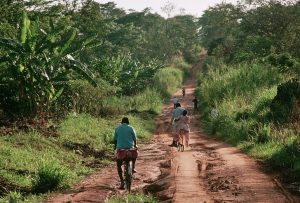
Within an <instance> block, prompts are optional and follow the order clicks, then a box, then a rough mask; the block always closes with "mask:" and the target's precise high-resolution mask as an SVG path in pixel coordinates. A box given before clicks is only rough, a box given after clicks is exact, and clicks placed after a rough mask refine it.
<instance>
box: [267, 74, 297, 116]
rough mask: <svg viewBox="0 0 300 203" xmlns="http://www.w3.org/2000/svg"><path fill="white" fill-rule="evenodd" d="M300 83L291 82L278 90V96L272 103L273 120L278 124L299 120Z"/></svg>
mask: <svg viewBox="0 0 300 203" xmlns="http://www.w3.org/2000/svg"><path fill="white" fill-rule="evenodd" d="M299 107H300V82H299V81H298V80H295V79H294V80H289V81H287V82H285V83H283V84H281V85H279V86H278V88H277V95H276V96H275V98H274V99H273V101H272V103H271V106H270V108H271V112H272V114H273V118H274V120H275V121H278V122H287V121H290V120H291V118H294V119H296V120H299V119H300V118H299V116H300V112H298V111H299Z"/></svg>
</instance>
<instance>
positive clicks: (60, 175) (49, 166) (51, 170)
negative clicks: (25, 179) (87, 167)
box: [33, 160, 73, 193]
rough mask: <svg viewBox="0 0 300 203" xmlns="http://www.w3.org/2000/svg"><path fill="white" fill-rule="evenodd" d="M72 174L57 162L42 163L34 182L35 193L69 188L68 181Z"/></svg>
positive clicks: (46, 161)
mask: <svg viewBox="0 0 300 203" xmlns="http://www.w3.org/2000/svg"><path fill="white" fill-rule="evenodd" d="M72 175H73V174H72V172H71V171H70V170H69V169H68V168H66V167H64V166H62V165H61V164H60V163H58V162H56V161H48V160H45V161H42V162H41V163H40V164H39V166H38V169H37V171H36V176H35V179H34V181H33V191H34V192H36V193H45V192H48V191H53V190H56V189H58V188H60V187H62V188H65V187H66V186H68V183H67V180H68V178H69V177H70V176H72Z"/></svg>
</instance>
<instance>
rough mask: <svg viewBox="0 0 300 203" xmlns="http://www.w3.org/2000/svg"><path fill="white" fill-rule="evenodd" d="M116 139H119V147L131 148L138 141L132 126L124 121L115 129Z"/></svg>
mask: <svg viewBox="0 0 300 203" xmlns="http://www.w3.org/2000/svg"><path fill="white" fill-rule="evenodd" d="M114 140H115V141H117V149H131V148H133V147H134V141H136V133H135V130H134V128H133V127H132V126H130V125H128V124H126V123H123V124H121V125H120V126H118V127H117V128H116V130H115V135H114Z"/></svg>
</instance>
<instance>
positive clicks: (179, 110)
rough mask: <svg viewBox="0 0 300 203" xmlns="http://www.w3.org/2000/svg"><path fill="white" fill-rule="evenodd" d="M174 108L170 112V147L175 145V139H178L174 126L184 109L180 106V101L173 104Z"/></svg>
mask: <svg viewBox="0 0 300 203" xmlns="http://www.w3.org/2000/svg"><path fill="white" fill-rule="evenodd" d="M175 107H176V108H175V109H174V111H173V114H172V118H171V124H172V127H173V142H172V144H170V145H169V146H170V147H177V141H178V134H177V132H176V127H177V122H178V121H179V118H180V116H181V115H182V113H183V111H184V110H185V109H184V108H182V107H181V105H180V103H177V104H176V105H175Z"/></svg>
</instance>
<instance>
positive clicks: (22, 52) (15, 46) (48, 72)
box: [0, 12, 97, 115]
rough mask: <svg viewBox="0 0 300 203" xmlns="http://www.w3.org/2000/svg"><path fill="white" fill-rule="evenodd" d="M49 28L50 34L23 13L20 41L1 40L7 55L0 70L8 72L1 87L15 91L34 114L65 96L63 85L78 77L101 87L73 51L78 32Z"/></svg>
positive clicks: (70, 29)
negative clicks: (72, 46) (71, 48)
mask: <svg viewBox="0 0 300 203" xmlns="http://www.w3.org/2000/svg"><path fill="white" fill-rule="evenodd" d="M49 27H50V28H49V30H47V31H45V30H43V29H41V28H40V22H39V20H36V21H30V20H29V18H28V15H27V12H23V16H22V22H21V25H20V28H19V39H6V38H0V48H1V50H2V53H3V52H4V53H5V54H1V55H2V57H1V58H0V64H2V65H1V66H0V69H3V67H4V70H5V71H1V75H0V85H2V86H4V87H6V88H10V89H14V90H15V91H16V92H15V98H17V99H18V102H19V103H20V104H22V106H24V105H25V106H26V107H27V110H28V111H27V112H28V113H30V115H36V113H38V111H40V110H41V109H47V108H48V107H49V106H50V105H51V103H52V102H54V101H55V100H56V99H57V98H58V97H59V96H60V95H61V94H62V92H63V88H64V86H63V85H62V84H64V83H65V82H66V81H67V80H69V79H70V78H71V77H72V75H74V74H80V75H81V76H83V77H84V78H86V79H87V80H89V81H90V82H92V83H93V84H94V85H97V84H96V82H95V80H94V78H93V75H92V73H91V71H89V69H88V68H87V67H86V66H85V65H84V64H82V63H80V62H79V61H77V60H75V59H74V56H72V53H71V51H70V46H71V44H72V42H73V41H74V39H75V37H76V35H77V31H76V29H73V28H69V27H65V28H64V29H60V30H58V29H56V28H55V24H54V23H53V22H50V26H49ZM75 51H76V50H75ZM75 51H74V50H72V52H75ZM1 67H2V68H1Z"/></svg>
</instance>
